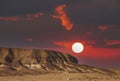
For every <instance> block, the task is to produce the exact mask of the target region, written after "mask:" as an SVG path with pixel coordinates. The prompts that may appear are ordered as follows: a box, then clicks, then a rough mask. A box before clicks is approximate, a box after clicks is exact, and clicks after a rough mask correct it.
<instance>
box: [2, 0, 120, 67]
mask: <svg viewBox="0 0 120 81" xmlns="http://www.w3.org/2000/svg"><path fill="white" fill-rule="evenodd" d="M74 42H81V43H82V44H83V45H84V47H85V49H84V51H83V52H82V53H79V54H75V53H73V52H72V50H71V46H72V44H73V43H74ZM0 47H12V48H28V49H31V48H34V49H52V50H57V51H61V52H65V53H69V54H71V55H73V56H75V57H76V58H77V59H78V60H79V63H80V64H87V65H91V66H98V67H104V68H120V0H0Z"/></svg>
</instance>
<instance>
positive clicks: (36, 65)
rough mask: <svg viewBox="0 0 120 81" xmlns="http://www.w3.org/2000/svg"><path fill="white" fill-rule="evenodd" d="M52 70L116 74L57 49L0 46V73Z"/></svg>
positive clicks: (28, 72) (29, 72) (49, 71)
mask: <svg viewBox="0 0 120 81" xmlns="http://www.w3.org/2000/svg"><path fill="white" fill-rule="evenodd" d="M52 72H70V73H101V74H107V75H114V74H117V72H116V71H113V70H107V69H100V68H96V67H92V66H87V65H80V64H78V60H77V59H76V58H75V57H73V56H72V55H70V54H65V53H61V52H58V51H52V50H34V49H21V48H0V75H17V74H18V75H24V74H40V73H52Z"/></svg>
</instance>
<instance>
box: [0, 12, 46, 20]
mask: <svg viewBox="0 0 120 81" xmlns="http://www.w3.org/2000/svg"><path fill="white" fill-rule="evenodd" d="M43 15H44V13H37V14H28V15H23V16H11V17H0V20H2V21H21V20H32V19H36V18H39V17H40V16H43Z"/></svg>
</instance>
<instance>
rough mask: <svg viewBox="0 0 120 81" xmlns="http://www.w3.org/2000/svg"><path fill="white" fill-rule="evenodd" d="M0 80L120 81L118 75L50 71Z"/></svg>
mask: <svg viewBox="0 0 120 81" xmlns="http://www.w3.org/2000/svg"><path fill="white" fill-rule="evenodd" d="M0 81H120V76H115V77H113V76H108V75H103V74H98V73H52V74H40V75H24V76H18V75H17V76H0Z"/></svg>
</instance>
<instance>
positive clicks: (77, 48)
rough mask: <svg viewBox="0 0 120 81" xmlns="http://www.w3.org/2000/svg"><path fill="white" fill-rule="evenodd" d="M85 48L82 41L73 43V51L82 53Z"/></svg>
mask: <svg viewBox="0 0 120 81" xmlns="http://www.w3.org/2000/svg"><path fill="white" fill-rule="evenodd" d="M83 50H84V46H83V44H82V43H80V42H75V43H73V45H72V51H73V52H74V53H81V52H82V51H83Z"/></svg>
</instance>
